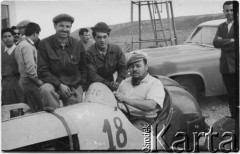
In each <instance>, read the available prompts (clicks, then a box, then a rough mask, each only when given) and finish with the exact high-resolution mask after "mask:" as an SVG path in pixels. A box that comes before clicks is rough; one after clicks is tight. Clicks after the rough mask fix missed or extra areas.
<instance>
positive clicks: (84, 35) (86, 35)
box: [80, 32, 90, 43]
mask: <svg viewBox="0 0 240 154" xmlns="http://www.w3.org/2000/svg"><path fill="white" fill-rule="evenodd" d="M80 37H81V39H82V40H83V42H84V43H87V42H88V40H89V39H90V33H89V32H83V35H81V36H80Z"/></svg>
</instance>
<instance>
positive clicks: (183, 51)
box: [141, 44, 219, 65]
mask: <svg viewBox="0 0 240 154" xmlns="http://www.w3.org/2000/svg"><path fill="white" fill-rule="evenodd" d="M211 50H219V49H216V48H214V47H210V46H203V45H196V44H184V45H176V46H168V47H162V48H154V49H145V50H141V51H142V52H144V53H145V54H146V55H147V57H148V59H149V60H148V62H149V64H150V65H154V64H159V63H164V62H186V61H195V60H196V59H204V57H209V56H210V55H209V54H212V53H213V52H210V51H211Z"/></svg>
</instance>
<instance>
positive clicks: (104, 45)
mask: <svg viewBox="0 0 240 154" xmlns="http://www.w3.org/2000/svg"><path fill="white" fill-rule="evenodd" d="M91 29H92V31H93V33H92V35H93V38H94V39H95V44H94V45H92V46H91V47H90V48H89V49H88V51H87V54H88V60H87V63H88V69H89V70H88V71H89V72H88V74H89V80H90V82H91V83H92V82H101V83H103V84H105V85H106V86H108V87H109V88H110V89H111V90H112V91H116V90H117V88H118V86H119V84H120V83H121V81H122V80H123V79H125V78H126V76H127V67H126V60H125V55H124V53H123V51H122V49H121V48H120V47H119V46H118V45H115V44H112V43H109V34H110V31H111V29H110V28H109V27H108V25H107V24H106V23H104V22H99V23H97V24H96V25H95V26H94V27H92V28H91ZM115 72H117V74H118V75H117V78H116V81H114V77H113V74H114V73H115Z"/></svg>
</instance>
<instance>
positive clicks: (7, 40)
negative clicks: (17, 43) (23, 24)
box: [2, 32, 14, 48]
mask: <svg viewBox="0 0 240 154" xmlns="http://www.w3.org/2000/svg"><path fill="white" fill-rule="evenodd" d="M2 40H3V42H4V44H5V45H6V46H7V47H8V48H9V47H11V46H12V45H13V43H14V37H13V35H12V33H10V32H5V33H3V36H2Z"/></svg>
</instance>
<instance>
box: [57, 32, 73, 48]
mask: <svg viewBox="0 0 240 154" xmlns="http://www.w3.org/2000/svg"><path fill="white" fill-rule="evenodd" d="M54 44H55V46H56V47H58V48H63V47H66V46H70V41H69V37H68V39H67V41H66V42H65V44H64V45H63V44H62V43H61V42H59V41H58V39H57V35H56V34H55V35H54Z"/></svg>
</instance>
